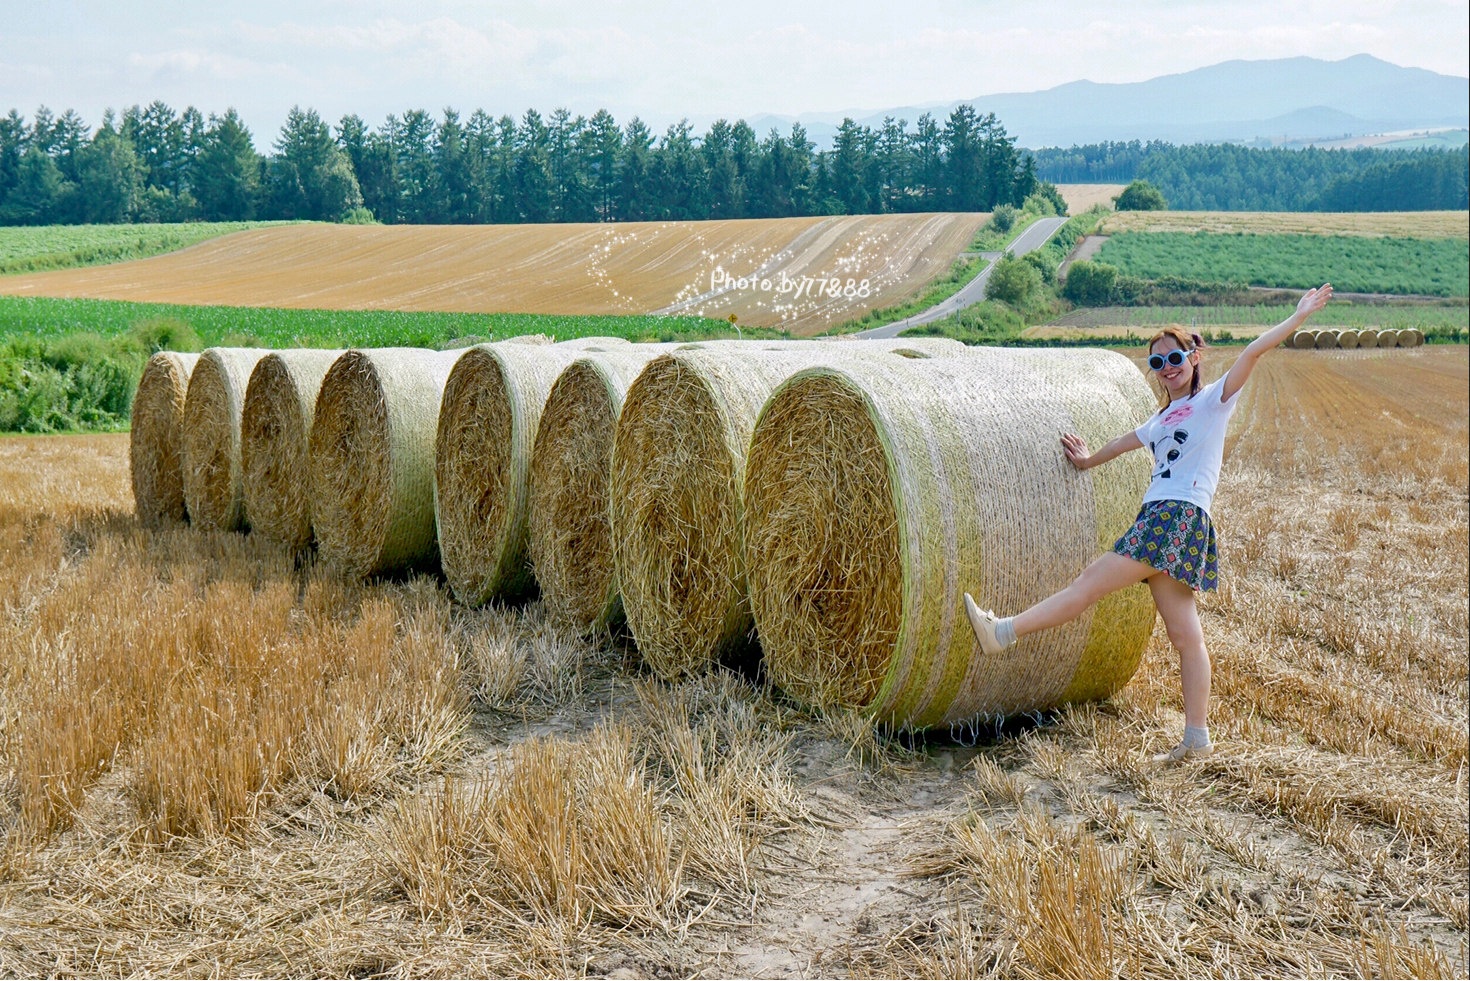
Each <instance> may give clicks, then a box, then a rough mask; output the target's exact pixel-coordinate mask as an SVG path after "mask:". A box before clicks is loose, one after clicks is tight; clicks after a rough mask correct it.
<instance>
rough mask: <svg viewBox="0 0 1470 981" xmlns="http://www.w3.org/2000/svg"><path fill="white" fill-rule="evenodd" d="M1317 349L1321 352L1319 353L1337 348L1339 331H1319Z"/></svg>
mask: <svg viewBox="0 0 1470 981" xmlns="http://www.w3.org/2000/svg"><path fill="white" fill-rule="evenodd" d="M1316 347H1317V350H1319V351H1327V350H1331V349H1332V348H1335V347H1337V331H1335V330H1319V331H1317V344H1316Z"/></svg>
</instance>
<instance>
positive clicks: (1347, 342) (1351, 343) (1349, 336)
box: [1337, 330, 1361, 351]
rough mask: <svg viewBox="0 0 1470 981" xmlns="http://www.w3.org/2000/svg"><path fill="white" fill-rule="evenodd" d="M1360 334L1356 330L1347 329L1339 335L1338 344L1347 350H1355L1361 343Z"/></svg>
mask: <svg viewBox="0 0 1470 981" xmlns="http://www.w3.org/2000/svg"><path fill="white" fill-rule="evenodd" d="M1360 340H1361V338H1360V335H1359V334H1358V332H1357V331H1355V330H1345V331H1342V332H1340V333H1339V334H1338V335H1337V346H1338V347H1340V348H1344V349H1346V350H1349V351H1351V350H1353V349H1354V348H1356V347H1357V346H1358V344H1359V343H1360Z"/></svg>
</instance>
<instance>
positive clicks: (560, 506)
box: [529, 345, 665, 633]
mask: <svg viewBox="0 0 1470 981" xmlns="http://www.w3.org/2000/svg"><path fill="white" fill-rule="evenodd" d="M663 353H665V351H664V348H663V346H662V345H638V346H633V345H630V346H629V347H627V348H621V349H617V350H614V351H608V352H604V353H599V354H589V355H586V356H583V357H580V358H578V359H577V360H576V361H574V362H573V363H572V364H571V365H570V366H569V367H568V368H567V369H566V370H565V371H563V372H562V373H561V375H560V377H558V378H557V380H556V384H555V385H554V386H553V387H552V389H551V394H550V395H549V396H548V397H547V400H546V407H545V410H544V411H543V412H542V415H541V425H540V427H539V428H538V429H537V432H536V444H535V447H534V448H533V449H532V452H531V474H530V477H531V497H530V514H529V529H530V553H531V565H532V568H533V569H534V570H535V574H536V580H537V582H538V583H539V584H540V586H541V597H542V600H543V601H544V602H545V603H546V606H547V610H548V612H549V613H550V614H551V615H552V616H553V617H555V618H556V619H557V620H559V621H561V622H562V623H565V624H567V625H568V626H570V627H571V628H573V629H575V630H577V631H579V632H582V633H590V632H594V631H597V630H602V629H605V628H607V627H610V626H612V625H614V624H616V623H617V622H618V621H619V620H620V619H621V618H622V600H621V594H620V590H619V587H618V582H617V574H616V571H615V566H614V564H613V556H612V531H611V525H610V521H611V518H610V511H609V500H608V480H609V474H610V471H611V468H612V448H613V435H614V433H615V432H616V429H617V422H618V415H619V413H621V412H622V408H623V401H624V398H625V397H626V395H627V392H628V388H629V386H631V385H632V384H633V381H634V380H635V379H636V378H637V377H638V375H639V373H641V372H642V371H643V369H644V368H645V367H646V366H647V365H648V363H649V362H650V361H652V360H653V359H654V358H656V357H659V356H661V355H662V354H663Z"/></svg>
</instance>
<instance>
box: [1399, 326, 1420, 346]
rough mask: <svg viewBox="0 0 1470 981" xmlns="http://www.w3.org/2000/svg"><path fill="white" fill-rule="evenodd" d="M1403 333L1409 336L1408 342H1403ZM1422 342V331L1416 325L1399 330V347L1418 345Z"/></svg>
mask: <svg viewBox="0 0 1470 981" xmlns="http://www.w3.org/2000/svg"><path fill="white" fill-rule="evenodd" d="M1405 334H1407V335H1408V336H1409V343H1408V344H1404V335H1405ZM1423 343H1424V332H1423V331H1422V330H1420V329H1419V328H1418V327H1409V328H1406V329H1404V330H1401V331H1399V346H1400V347H1419V346H1420V345H1422V344H1423Z"/></svg>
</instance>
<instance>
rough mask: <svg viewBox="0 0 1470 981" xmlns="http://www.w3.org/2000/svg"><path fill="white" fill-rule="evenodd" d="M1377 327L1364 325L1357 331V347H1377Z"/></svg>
mask: <svg viewBox="0 0 1470 981" xmlns="http://www.w3.org/2000/svg"><path fill="white" fill-rule="evenodd" d="M1377 346H1378V328H1376V327H1365V328H1363V329H1362V330H1360V331H1358V347H1377Z"/></svg>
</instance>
